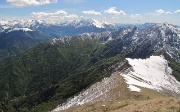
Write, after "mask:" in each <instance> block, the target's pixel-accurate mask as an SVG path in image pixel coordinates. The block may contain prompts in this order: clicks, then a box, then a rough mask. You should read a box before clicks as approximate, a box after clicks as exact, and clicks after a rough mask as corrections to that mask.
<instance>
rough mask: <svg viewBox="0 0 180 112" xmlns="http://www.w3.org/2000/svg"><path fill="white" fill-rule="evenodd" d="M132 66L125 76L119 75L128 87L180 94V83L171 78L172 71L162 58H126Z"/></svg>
mask: <svg viewBox="0 0 180 112" xmlns="http://www.w3.org/2000/svg"><path fill="white" fill-rule="evenodd" d="M127 60H128V62H129V64H130V65H131V66H132V69H133V70H131V71H129V73H127V74H121V75H122V76H123V77H124V78H125V80H126V82H127V84H129V86H131V85H136V86H141V87H145V88H149V89H154V90H157V91H163V90H169V91H171V92H173V93H176V94H179V93H180V82H178V81H177V80H176V79H175V77H174V76H172V75H171V74H172V69H171V68H170V67H168V62H167V60H165V59H164V57H163V56H151V57H150V58H147V59H130V58H127Z"/></svg>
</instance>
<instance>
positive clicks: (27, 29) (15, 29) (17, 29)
mask: <svg viewBox="0 0 180 112" xmlns="http://www.w3.org/2000/svg"><path fill="white" fill-rule="evenodd" d="M19 30H22V31H25V32H26V31H33V30H31V29H29V28H14V29H11V30H9V31H7V32H6V33H9V32H12V31H19Z"/></svg>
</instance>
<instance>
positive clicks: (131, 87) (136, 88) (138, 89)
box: [128, 85, 141, 92]
mask: <svg viewBox="0 0 180 112" xmlns="http://www.w3.org/2000/svg"><path fill="white" fill-rule="evenodd" d="M128 88H129V90H130V91H136V92H140V91H141V89H140V88H138V87H136V86H133V85H129V86H128Z"/></svg>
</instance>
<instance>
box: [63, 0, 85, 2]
mask: <svg viewBox="0 0 180 112" xmlns="http://www.w3.org/2000/svg"><path fill="white" fill-rule="evenodd" d="M64 1H65V2H67V3H80V2H83V1H85V0H64Z"/></svg>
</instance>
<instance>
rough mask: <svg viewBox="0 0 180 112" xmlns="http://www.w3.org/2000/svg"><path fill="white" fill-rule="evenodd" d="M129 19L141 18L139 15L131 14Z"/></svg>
mask: <svg viewBox="0 0 180 112" xmlns="http://www.w3.org/2000/svg"><path fill="white" fill-rule="evenodd" d="M130 17H131V18H134V19H141V18H142V16H141V15H140V14H132V15H131V16H130Z"/></svg>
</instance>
